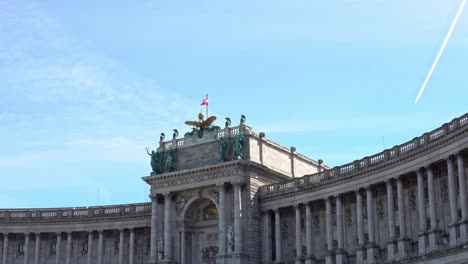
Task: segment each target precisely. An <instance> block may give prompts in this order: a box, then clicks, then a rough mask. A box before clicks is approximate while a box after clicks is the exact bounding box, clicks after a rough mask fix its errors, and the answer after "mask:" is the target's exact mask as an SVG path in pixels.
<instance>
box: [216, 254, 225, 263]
mask: <svg viewBox="0 0 468 264" xmlns="http://www.w3.org/2000/svg"><path fill="white" fill-rule="evenodd" d="M225 263H226V256H225V255H216V264H225Z"/></svg>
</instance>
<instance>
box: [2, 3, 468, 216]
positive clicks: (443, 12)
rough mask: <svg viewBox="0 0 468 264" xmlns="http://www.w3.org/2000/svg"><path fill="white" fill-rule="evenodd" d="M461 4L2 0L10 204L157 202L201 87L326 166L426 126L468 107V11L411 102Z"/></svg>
mask: <svg viewBox="0 0 468 264" xmlns="http://www.w3.org/2000/svg"><path fill="white" fill-rule="evenodd" d="M460 3H461V0H457V1H455V0H449V1H441V0H426V1H404V0H395V1H383V0H374V1H360V0H343V1H322V2H317V1H235V2H225V1H216V2H214V1H178V2H171V1H155V0H151V1H135V2H132V3H131V4H129V2H128V1H125V2H124V1H122V2H119V1H98V2H96V1H68V2H66V1H12V0H3V1H1V2H0V137H1V139H2V140H0V178H1V181H2V184H1V191H0V208H5V207H59V206H87V205H96V204H117V203H132V202H143V201H148V197H147V194H148V188H147V187H146V186H145V184H144V183H143V181H142V180H141V179H140V177H142V176H145V175H148V173H149V171H150V165H149V158H148V156H147V155H146V153H145V150H144V149H145V147H146V146H150V147H152V148H154V147H155V145H156V142H157V141H158V139H159V134H160V133H161V132H165V133H166V134H170V133H171V131H172V129H174V128H177V129H179V131H181V134H183V133H184V132H185V131H188V129H189V128H188V127H186V126H185V125H184V124H183V122H184V121H185V120H189V119H193V118H194V117H195V116H196V114H197V113H198V112H199V111H200V110H201V108H200V102H201V100H202V98H203V97H204V95H205V94H206V93H208V94H209V96H210V113H212V114H214V115H217V116H218V118H219V119H221V120H224V117H231V119H232V120H234V121H233V124H236V123H237V122H238V121H237V120H238V119H239V117H240V115H241V114H245V115H246V116H247V123H248V124H249V125H251V126H252V127H253V128H254V131H256V132H261V131H264V132H265V133H266V136H267V137H268V138H269V139H271V140H274V141H276V142H278V143H280V144H282V145H285V146H287V147H289V146H295V147H296V148H297V150H298V151H299V152H301V153H303V154H305V155H308V156H310V157H312V158H314V159H323V160H324V161H325V163H326V164H328V165H329V166H336V165H341V164H344V163H347V162H351V161H353V160H355V159H359V158H362V157H364V156H368V155H372V154H373V153H377V152H379V151H382V150H383V149H384V147H386V148H390V147H392V146H394V145H396V144H400V143H403V142H405V141H407V140H410V139H412V138H414V137H415V136H419V135H421V134H422V133H424V132H427V131H430V130H432V129H434V128H436V127H438V126H440V125H441V124H443V123H445V122H448V121H450V120H452V118H455V117H457V116H460V115H462V114H464V113H465V112H466V111H467V107H466V106H467V99H466V98H468V89H467V86H468V74H466V69H467V66H466V65H467V64H466V62H467V61H468V34H467V31H468V14H467V11H466V10H465V12H464V13H463V14H462V16H461V17H460V20H459V23H458V25H457V28H456V29H455V31H454V32H453V34H452V38H451V39H450V41H449V43H448V46H447V48H446V50H445V53H444V54H443V56H442V58H441V60H440V62H439V65H438V66H437V68H436V70H435V72H434V75H433V76H432V79H431V81H430V82H429V84H428V86H427V87H426V91H425V92H424V94H423V96H422V98H421V100H420V102H419V103H418V104H414V99H415V97H416V95H417V93H418V91H419V88H420V86H421V84H422V82H423V81H424V78H425V76H426V74H427V72H428V70H429V68H430V66H431V64H432V61H433V60H434V58H435V56H436V54H437V51H438V49H439V47H440V45H441V43H442V41H443V39H444V37H445V34H446V32H447V31H448V29H449V27H450V24H451V22H452V20H453V17H454V16H455V14H456V12H457V9H458V7H459V5H460ZM219 123H222V122H221V121H220V122H219Z"/></svg>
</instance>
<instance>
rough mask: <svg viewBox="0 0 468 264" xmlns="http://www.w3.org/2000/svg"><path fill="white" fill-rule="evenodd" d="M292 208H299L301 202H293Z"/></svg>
mask: <svg viewBox="0 0 468 264" xmlns="http://www.w3.org/2000/svg"><path fill="white" fill-rule="evenodd" d="M293 206H294V208H299V207H300V206H301V203H299V202H297V203H294V204H293Z"/></svg>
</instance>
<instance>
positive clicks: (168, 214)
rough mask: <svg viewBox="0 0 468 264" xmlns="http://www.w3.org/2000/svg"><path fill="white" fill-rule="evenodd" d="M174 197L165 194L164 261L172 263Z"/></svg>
mask: <svg viewBox="0 0 468 264" xmlns="http://www.w3.org/2000/svg"><path fill="white" fill-rule="evenodd" d="M172 196H173V194H172V193H170V192H167V193H165V194H164V260H166V261H167V262H169V261H172V260H173V258H174V256H173V255H172V232H173V230H172Z"/></svg>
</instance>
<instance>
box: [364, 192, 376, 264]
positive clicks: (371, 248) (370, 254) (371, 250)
mask: <svg viewBox="0 0 468 264" xmlns="http://www.w3.org/2000/svg"><path fill="white" fill-rule="evenodd" d="M366 191H367V192H366V195H367V231H368V232H369V243H367V263H368V264H370V263H375V260H376V259H377V258H378V257H379V255H378V254H379V252H378V249H377V248H378V247H377V244H376V243H375V229H374V228H375V223H374V192H373V190H372V188H371V187H370V186H369V187H367V189H366Z"/></svg>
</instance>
